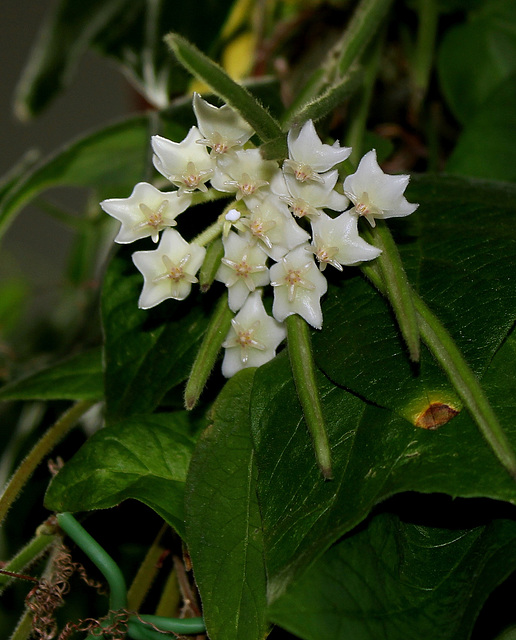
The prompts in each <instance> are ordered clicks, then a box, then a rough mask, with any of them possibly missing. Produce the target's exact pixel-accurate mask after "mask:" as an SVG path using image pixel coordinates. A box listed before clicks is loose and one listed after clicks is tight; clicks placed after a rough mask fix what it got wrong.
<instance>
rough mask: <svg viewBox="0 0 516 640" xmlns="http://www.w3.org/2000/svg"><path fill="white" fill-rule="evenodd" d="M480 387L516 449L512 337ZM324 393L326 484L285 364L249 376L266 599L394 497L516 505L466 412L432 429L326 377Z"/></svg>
mask: <svg viewBox="0 0 516 640" xmlns="http://www.w3.org/2000/svg"><path fill="white" fill-rule="evenodd" d="M483 382H484V389H485V391H486V393H487V395H488V397H489V398H490V400H491V402H492V404H493V407H494V408H495V410H496V411H497V414H498V417H499V419H500V422H501V424H502V425H503V427H504V428H505V430H506V433H507V435H508V437H509V439H510V441H511V443H512V444H513V446H516V427H515V425H514V420H513V416H514V397H516V352H515V346H514V338H512V337H511V338H510V339H508V340H507V342H506V343H505V345H504V347H503V348H502V349H501V350H500V351H499V352H498V354H497V355H496V357H495V358H494V360H493V362H492V364H491V367H490V368H489V371H488V372H487V374H486V375H485V376H484V379H483ZM320 388H321V394H322V401H323V410H324V412H325V417H326V423H327V425H328V431H329V439H330V443H331V445H332V454H333V471H334V477H335V480H334V481H333V482H324V481H323V480H322V477H321V475H320V473H319V470H318V468H317V465H316V463H315V459H314V455H313V452H312V445H311V442H310V438H309V436H308V432H307V429H306V426H305V424H304V421H303V418H302V412H301V408H300V406H299V404H298V401H297V398H296V394H295V388H294V384H293V382H292V380H291V376H290V372H289V367H288V362H287V359H286V358H285V357H282V356H280V357H278V358H276V360H274V361H272V362H271V363H269V364H267V365H265V366H264V367H261V368H260V369H259V370H258V371H257V373H256V376H255V382H254V387H253V396H252V405H251V416H252V428H253V436H254V439H255V446H256V451H257V465H258V469H259V481H258V493H259V499H260V504H261V506H262V517H263V526H264V539H265V550H266V562H267V570H268V576H269V595H270V598H271V599H274V598H275V597H277V596H278V595H280V594H281V593H282V591H283V590H284V589H285V588H286V587H287V586H288V584H289V583H290V581H291V580H293V579H294V578H295V577H296V576H298V575H299V574H300V573H302V572H303V571H304V570H305V569H306V568H307V566H308V565H309V564H310V563H311V562H313V561H314V560H315V559H316V558H317V557H318V556H319V555H320V554H321V553H322V552H323V551H324V550H325V549H327V548H328V547H329V546H330V545H331V543H333V542H334V541H335V540H337V539H338V538H339V537H340V536H342V535H343V534H344V533H346V532H348V531H350V530H351V529H352V528H353V527H354V526H356V525H357V524H358V523H359V522H360V521H361V520H362V519H363V518H364V517H365V516H366V515H367V514H368V513H369V512H370V510H371V509H372V507H373V506H374V505H376V504H378V503H379V502H381V501H382V500H385V499H386V498H387V497H389V496H392V495H394V494H396V493H399V492H403V491H420V492H422V493H430V492H441V493H447V494H449V495H452V496H462V497H491V498H495V499H499V500H506V501H509V502H511V503H515V504H516V484H515V482H514V480H513V479H511V477H510V476H509V474H507V473H506V471H505V470H504V469H503V468H502V467H501V466H500V464H499V463H498V461H497V459H496V458H495V457H494V455H493V454H492V452H491V451H490V449H489V448H488V447H487V444H486V443H485V441H484V440H483V439H482V437H481V436H480V434H479V432H478V430H477V428H476V426H475V424H474V423H473V421H472V419H471V418H470V416H469V415H468V414H467V413H466V412H461V413H460V414H459V415H458V416H456V417H455V418H453V420H451V421H450V422H449V423H448V424H446V425H444V426H442V427H441V428H440V429H438V430H434V431H428V430H424V429H419V428H416V427H412V426H411V425H409V424H408V423H407V422H406V421H405V420H404V419H402V418H399V417H397V416H396V415H395V414H394V413H393V412H391V411H388V410H386V409H382V408H380V407H377V406H374V405H370V404H366V403H365V402H363V401H362V400H361V399H360V398H358V397H356V396H354V395H351V394H350V393H348V392H346V391H345V390H344V389H341V388H339V387H336V386H334V385H333V384H332V383H331V382H329V381H328V380H327V379H325V378H324V377H322V376H321V377H320Z"/></svg>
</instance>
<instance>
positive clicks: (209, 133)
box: [193, 93, 254, 155]
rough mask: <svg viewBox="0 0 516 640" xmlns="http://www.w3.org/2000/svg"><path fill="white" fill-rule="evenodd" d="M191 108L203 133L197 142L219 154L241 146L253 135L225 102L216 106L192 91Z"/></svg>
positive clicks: (250, 129)
mask: <svg viewBox="0 0 516 640" xmlns="http://www.w3.org/2000/svg"><path fill="white" fill-rule="evenodd" d="M193 110H194V112H195V117H196V118H197V124H198V127H199V130H200V132H201V133H202V135H203V138H202V139H201V140H197V142H199V143H201V144H204V145H206V146H207V147H210V148H211V149H212V151H213V153H214V154H216V155H221V154H223V153H227V152H228V151H230V150H233V149H235V148H240V147H242V146H243V145H244V144H245V143H246V142H247V141H248V140H249V138H250V137H251V136H252V135H253V133H254V131H253V128H252V127H251V126H250V125H249V124H248V123H247V122H246V121H245V120H244V119H243V118H242V117H241V116H240V115H239V114H238V113H237V112H236V111H234V110H233V109H232V108H231V107H229V106H228V105H227V104H225V105H224V106H222V107H220V108H218V107H215V106H214V105H212V104H210V103H209V102H206V100H203V99H202V98H201V96H200V95H199V94H198V93H194V97H193Z"/></svg>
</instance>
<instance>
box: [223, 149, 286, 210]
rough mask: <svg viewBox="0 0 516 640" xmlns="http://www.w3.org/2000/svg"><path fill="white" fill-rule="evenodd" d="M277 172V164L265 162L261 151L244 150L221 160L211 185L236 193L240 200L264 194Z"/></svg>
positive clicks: (271, 161)
mask: <svg viewBox="0 0 516 640" xmlns="http://www.w3.org/2000/svg"><path fill="white" fill-rule="evenodd" d="M275 171H278V166H277V164H276V163H275V162H274V161H273V160H264V159H263V158H262V156H261V155H260V150H259V149H244V150H242V151H235V153H234V154H231V155H225V156H222V157H221V158H220V159H219V161H218V163H217V167H216V169H215V175H214V176H213V178H212V181H211V185H212V187H214V188H215V189H217V190H218V191H224V192H227V193H235V194H236V199H237V200H240V199H241V198H247V197H249V196H253V195H258V193H263V187H266V186H268V184H269V182H270V180H271V178H272V176H273V174H274V172H275ZM259 190H260V191H259Z"/></svg>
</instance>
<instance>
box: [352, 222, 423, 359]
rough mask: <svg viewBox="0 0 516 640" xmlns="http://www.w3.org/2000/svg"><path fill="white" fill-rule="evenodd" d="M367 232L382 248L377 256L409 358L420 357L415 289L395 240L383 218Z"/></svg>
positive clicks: (366, 234)
mask: <svg viewBox="0 0 516 640" xmlns="http://www.w3.org/2000/svg"><path fill="white" fill-rule="evenodd" d="M364 236H365V237H366V238H368V239H370V241H371V244H373V245H374V246H375V247H378V248H379V249H381V250H382V254H381V255H380V256H379V257H378V258H376V264H377V265H378V267H379V268H380V270H381V274H382V278H383V281H384V283H385V288H386V296H387V298H388V299H389V302H390V303H391V305H392V308H393V310H394V314H395V316H396V320H397V321H398V325H399V327H400V331H401V334H402V336H403V338H404V340H405V342H406V344H407V346H408V350H409V355H410V359H411V360H413V361H414V362H418V361H419V357H420V345H419V325H418V321H417V317H416V310H415V308H414V302H413V295H414V292H413V291H412V288H411V286H410V284H409V282H408V279H407V275H406V273H405V269H404V268H403V264H402V262H401V258H400V254H399V252H398V248H397V247H396V243H395V242H394V239H393V237H392V235H391V232H390V231H389V227H388V226H387V224H386V223H385V221H384V220H378V221H377V224H376V227H374V229H369V228H368V229H367V231H366V233H365V234H364Z"/></svg>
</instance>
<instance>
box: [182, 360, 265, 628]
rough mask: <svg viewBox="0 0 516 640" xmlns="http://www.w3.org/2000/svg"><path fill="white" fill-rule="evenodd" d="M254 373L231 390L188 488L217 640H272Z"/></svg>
mask: <svg viewBox="0 0 516 640" xmlns="http://www.w3.org/2000/svg"><path fill="white" fill-rule="evenodd" d="M253 374H254V370H246V371H244V372H242V373H240V374H239V375H237V376H235V377H234V378H232V379H231V380H230V382H229V383H228V384H227V385H226V387H225V388H224V390H223V392H222V393H221V395H220V396H219V398H218V400H217V402H216V404H215V407H214V420H213V425H212V426H210V427H209V428H208V429H207V431H206V432H205V434H204V436H203V437H202V438H201V440H200V441H199V444H198V446H197V448H196V450H195V453H194V456H193V458H192V463H191V466H190V471H189V473H188V479H187V485H186V540H187V543H188V548H189V552H190V554H191V556H192V561H193V566H194V571H195V578H196V582H197V585H198V587H199V589H200V593H201V597H202V602H203V613H204V619H205V622H206V626H207V629H208V633H209V636H210V638H212V640H239V639H240V638H245V639H246V640H260V639H261V638H264V637H265V636H266V635H267V623H266V620H265V609H266V597H265V595H266V587H265V582H266V580H265V565H264V558H263V541H262V532H261V520H260V512H259V508H258V502H257V498H256V466H255V463H254V452H253V447H252V442H251V434H250V429H249V395H250V392H251V385H252V379H253Z"/></svg>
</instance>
